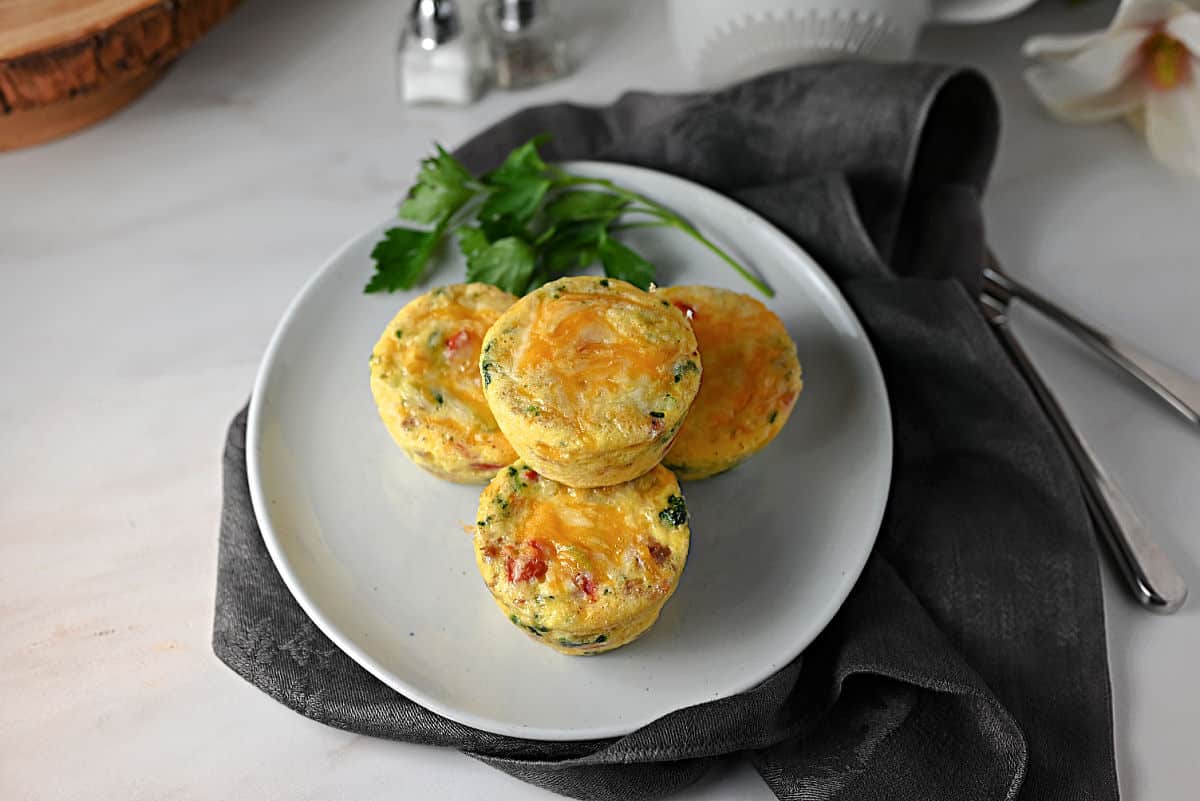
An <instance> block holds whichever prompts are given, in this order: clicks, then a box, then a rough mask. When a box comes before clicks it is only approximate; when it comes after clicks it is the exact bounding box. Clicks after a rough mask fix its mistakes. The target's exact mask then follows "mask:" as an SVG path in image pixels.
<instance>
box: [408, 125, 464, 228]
mask: <svg viewBox="0 0 1200 801" xmlns="http://www.w3.org/2000/svg"><path fill="white" fill-rule="evenodd" d="M471 182H472V178H471V173H470V172H468V171H467V168H466V167H464V166H463V165H462V163H461V162H459V160H458V159H456V158H454V156H452V155H450V154H449V153H447V152H446V151H445V150H443V149H442V147H441V145H438V149H437V155H436V156H432V157H430V158H427V159H425V160H424V161H422V162H421V171H420V173H418V175H417V183H416V185H415V186H414V187H413V188H412V189H411V190H410V191H409V193H408V198H407V199H406V200H405V201H404V203H403V204H402V205H401V206H400V217H401V218H402V219H405V220H412V221H413V222H415V223H423V224H425V225H434V224H438V223H442V222H444V221H446V220H448V219H449V218H450V215H452V214H453V213H454V212H456V211H458V210H459V209H460V208H462V206H463V204H464V203H466V202H467V201H468V200H470V199H471V198H472V197H473V196H474V194H475V189H474V188H472V186H471V185H470V184H471Z"/></svg>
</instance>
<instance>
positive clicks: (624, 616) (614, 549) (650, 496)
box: [475, 460, 691, 654]
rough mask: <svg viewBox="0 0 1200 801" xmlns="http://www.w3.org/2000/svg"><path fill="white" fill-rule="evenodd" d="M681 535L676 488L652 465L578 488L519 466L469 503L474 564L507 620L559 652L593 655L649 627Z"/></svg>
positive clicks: (679, 568) (683, 513)
mask: <svg viewBox="0 0 1200 801" xmlns="http://www.w3.org/2000/svg"><path fill="white" fill-rule="evenodd" d="M690 536H691V535H690V531H689V528H688V520H687V507H686V505H685V504H684V500H683V494H682V493H681V492H680V490H679V483H678V482H677V481H676V480H675V476H674V475H672V474H671V471H670V470H667V469H666V468H664V467H662V466H656V467H654V468H653V469H652V470H651V471H650V472H648V473H645V474H644V475H642V476H640V477H638V478H635V479H633V480H632V481H628V482H626V483H624V484H618V485H616V486H611V487H596V488H591V489H583V488H573V487H568V486H566V485H565V484H560V483H559V482H557V481H553V480H552V479H549V478H547V477H545V476H541V475H539V474H538V473H537V472H535V471H534V470H533V469H532V468H531V467H530V466H529V465H528V463H526V462H525V461H524V460H519V461H517V462H514V463H513V464H512V465H510V466H509V467H507V468H505V469H503V470H501V471H500V472H499V473H498V474H497V475H496V477H495V478H494V479H492V481H491V483H490V484H488V485H487V487H485V488H484V490H483V494H482V495H481V496H480V498H479V517H478V520H477V522H476V525H475V560H476V563H477V564H478V566H479V572H480V573H481V574H482V575H483V580H484V582H485V583H486V584H487V586H488V589H489V590H491V593H492V597H493V598H494V599H495V601H496V603H497V604H498V605H499V607H500V609H501V610H503V612H504V614H505V616H506V617H508V619H509V621H510V622H512V623H513V624H515V625H516V626H517V627H519V628H520V629H521V630H522V631H524V632H525V633H526V634H528V635H529V636H530V637H533V638H534V639H536V640H537V641H538V642H540V643H543V644H545V645H548V646H550V647H551V648H553V649H555V650H557V651H561V652H562V653H565V654H594V653H599V652H601V651H609V650H612V649H613V648H618V647H620V646H622V645H625V644H626V643H628V642H631V641H632V640H634V639H636V638H637V637H638V636H640V635H641V634H642V633H644V632H645V631H646V630H647V629H649V628H650V626H651V625H652V624H653V623H654V621H655V620H657V619H658V615H659V612H660V611H661V610H662V608H663V605H664V604H665V603H666V602H667V599H668V598H670V597H671V594H672V593H673V592H674V591H675V587H676V585H677V584H678V583H679V576H680V574H681V573H682V572H683V567H684V564H685V562H686V561H687V555H688V545H689V541H690Z"/></svg>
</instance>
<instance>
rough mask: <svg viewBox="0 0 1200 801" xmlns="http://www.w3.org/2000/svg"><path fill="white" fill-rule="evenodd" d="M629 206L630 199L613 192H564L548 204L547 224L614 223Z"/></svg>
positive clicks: (585, 190)
mask: <svg viewBox="0 0 1200 801" xmlns="http://www.w3.org/2000/svg"><path fill="white" fill-rule="evenodd" d="M628 205H629V200H628V199H626V198H623V197H621V196H620V195H614V194H612V193H611V192H595V191H592V190H590V189H577V190H575V191H572V192H563V193H562V194H560V195H559V196H558V197H556V198H554V199H553V200H551V201H550V202H549V203H547V204H546V222H547V223H549V224H550V225H558V224H560V223H564V222H571V221H575V220H606V221H612V220H614V219H616V218H617V217H618V216H619V215H620V213H621V210H622V209H624V208H625V207H626V206H628Z"/></svg>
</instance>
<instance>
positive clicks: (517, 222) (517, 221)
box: [479, 178, 550, 241]
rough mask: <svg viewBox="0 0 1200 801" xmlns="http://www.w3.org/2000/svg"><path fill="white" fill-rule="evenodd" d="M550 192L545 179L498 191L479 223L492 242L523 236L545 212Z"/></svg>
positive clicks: (519, 182)
mask: <svg viewBox="0 0 1200 801" xmlns="http://www.w3.org/2000/svg"><path fill="white" fill-rule="evenodd" d="M549 190H550V182H549V181H548V180H546V179H544V178H524V179H520V180H514V181H513V182H512V183H508V184H504V185H502V186H501V187H500V188H499V189H497V190H496V191H494V192H493V193H492V194H491V196H490V197H488V199H487V200H486V201H484V204H483V207H482V208H480V209H479V221H480V222H481V223H483V226H484V229H485V230H486V231H487V232H488V238H489V239H491V240H492V241H495V240H497V239H500V238H502V237H505V236H516V235H518V234H520V233H521V232H522V230H523V229H524V228H525V226H526V225H528V224H529V221H530V220H532V219H533V216H534V215H535V214H537V211H538V209H539V208H541V206H542V200H543V199H544V198H545V197H546V192H548V191H549Z"/></svg>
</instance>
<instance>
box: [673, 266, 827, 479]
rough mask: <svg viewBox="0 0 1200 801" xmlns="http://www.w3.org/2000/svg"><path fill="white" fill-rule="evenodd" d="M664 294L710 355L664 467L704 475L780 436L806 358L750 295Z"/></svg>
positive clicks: (689, 290) (703, 290) (702, 290)
mask: <svg viewBox="0 0 1200 801" xmlns="http://www.w3.org/2000/svg"><path fill="white" fill-rule="evenodd" d="M660 294H661V295H662V296H663V297H664V298H666V299H667V300H669V301H671V302H672V303H674V304H677V305H678V306H679V307H680V308H682V309H684V310H685V312H686V314H687V316H688V318H689V319H690V320H691V323H692V327H693V328H694V330H695V332H696V340H697V341H698V342H699V345H700V356H701V358H702V359H703V360H704V381H703V382H702V383H701V385H700V392H699V394H698V395H697V396H696V400H695V401H694V402H693V403H692V409H691V411H690V412H689V413H688V418H687V420H686V421H685V422H684V424H683V427H682V428H681V429H680V431H679V435H678V436H677V437H676V439H675V443H674V444H673V445H672V446H671V450H670V451H668V452H667V456H666V458H665V459H664V464H666V465H667V466H668V467H671V468H672V469H675V470H678V471H679V473H680V477H681V478H701V477H704V476H705V475H712V474H713V473H717V472H721V471H722V470H725V469H728V468H730V467H732V466H734V465H736V464H737V463H738V462H740V461H741V460H743V459H745V458H747V457H748V456H750V455H751V454H753V453H755V452H756V451H758V450H759V449H760V448H762V447H764V446H765V445H766V444H767V443H768V442H770V441H771V440H772V439H774V438H775V436H776V435H777V434H778V433H779V431H780V430H781V429H782V428H783V425H784V423H786V422H787V419H788V415H789V414H790V413H791V411H792V407H793V405H794V404H795V402H796V398H797V397H798V395H799V394H800V391H801V389H802V387H803V383H802V380H801V373H800V362H799V360H798V359H797V357H796V345H795V343H794V342H792V339H791V337H790V336H789V335H788V332H787V329H786V328H784V325H783V322H782V321H781V320H780V319H779V318H778V317H777V316H776V315H775V314H774V313H773V312H772V311H771V310H770V309H768V308H767V307H766V306H764V305H763V304H762V303H760V302H759V301H758V300H756V299H754V298H752V297H749V296H746V295H742V294H738V293H736V292H730V291H727V290H723V289H714V288H711V287H690V286H682V287H668V288H666V289H663V290H662V291H661V292H660ZM701 474H703V475H701Z"/></svg>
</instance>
